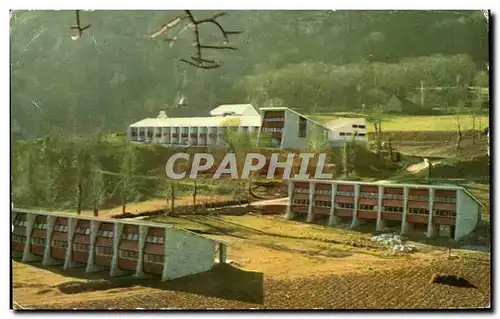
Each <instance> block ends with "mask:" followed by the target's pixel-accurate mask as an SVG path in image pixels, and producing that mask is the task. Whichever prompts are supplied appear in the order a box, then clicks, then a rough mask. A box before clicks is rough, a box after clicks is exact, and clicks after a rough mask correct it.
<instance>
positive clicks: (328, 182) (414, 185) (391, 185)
mask: <svg viewBox="0 0 500 319" xmlns="http://www.w3.org/2000/svg"><path fill="white" fill-rule="evenodd" d="M290 180H291V181H293V182H306V183H309V182H315V183H323V184H325V183H326V184H333V183H337V184H344V185H346V184H347V185H356V184H358V185H371V186H374V185H376V186H378V185H380V186H387V187H410V188H434V189H444V190H451V189H452V190H461V191H464V192H465V193H466V194H467V195H469V196H470V197H471V198H472V199H474V201H476V202H477V203H478V204H479V205H481V206H482V207H484V204H483V203H482V202H481V201H480V200H479V199H478V198H477V197H475V196H474V195H472V194H471V192H470V191H469V190H468V189H466V188H465V187H462V186H456V185H425V184H423V185H422V184H396V183H391V182H388V181H378V182H356V181H343V180H331V179H330V180H326V179H302V178H291V179H290Z"/></svg>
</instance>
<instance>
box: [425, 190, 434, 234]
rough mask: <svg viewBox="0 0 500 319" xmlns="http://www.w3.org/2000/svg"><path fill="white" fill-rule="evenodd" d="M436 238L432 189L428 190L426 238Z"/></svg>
mask: <svg viewBox="0 0 500 319" xmlns="http://www.w3.org/2000/svg"><path fill="white" fill-rule="evenodd" d="M434 236H436V227H435V226H434V188H429V221H428V222H427V237H428V238H432V237H434Z"/></svg>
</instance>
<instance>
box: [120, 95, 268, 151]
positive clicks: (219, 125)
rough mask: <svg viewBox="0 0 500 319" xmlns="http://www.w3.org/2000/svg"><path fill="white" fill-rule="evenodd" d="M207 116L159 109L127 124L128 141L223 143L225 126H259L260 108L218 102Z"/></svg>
mask: <svg viewBox="0 0 500 319" xmlns="http://www.w3.org/2000/svg"><path fill="white" fill-rule="evenodd" d="M210 114H211V115H212V116H207V117H168V116H167V115H166V114H165V112H163V111H162V112H160V114H159V115H158V117H156V118H146V119H143V120H141V121H139V122H136V123H133V124H132V125H130V126H129V127H128V130H127V136H128V139H129V140H130V141H133V142H143V143H161V144H166V145H185V146H222V145H225V144H226V142H225V141H224V138H225V134H226V130H227V129H233V130H236V131H240V132H249V133H251V132H255V133H257V132H258V131H259V128H260V122H261V118H260V115H259V112H258V111H257V110H256V109H255V108H254V107H253V106H252V105H251V104H238V105H234V107H231V105H221V106H219V107H217V108H215V109H213V110H212V111H211V112H210Z"/></svg>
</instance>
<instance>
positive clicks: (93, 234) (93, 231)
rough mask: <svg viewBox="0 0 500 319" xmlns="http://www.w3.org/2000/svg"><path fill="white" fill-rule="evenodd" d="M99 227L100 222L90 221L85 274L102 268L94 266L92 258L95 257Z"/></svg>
mask: <svg viewBox="0 0 500 319" xmlns="http://www.w3.org/2000/svg"><path fill="white" fill-rule="evenodd" d="M100 225H101V222H99V221H96V220H92V221H90V251H89V259H88V260H87V269H86V272H96V271H99V270H101V269H103V267H100V266H97V265H94V257H95V252H96V249H95V242H96V239H97V233H98V232H99V226H100Z"/></svg>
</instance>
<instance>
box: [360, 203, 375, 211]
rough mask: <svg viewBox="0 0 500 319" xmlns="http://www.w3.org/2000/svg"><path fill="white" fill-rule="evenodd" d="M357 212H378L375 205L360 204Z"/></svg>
mask: <svg viewBox="0 0 500 319" xmlns="http://www.w3.org/2000/svg"><path fill="white" fill-rule="evenodd" d="M359 210H378V206H375V205H366V204H360V205H359Z"/></svg>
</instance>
